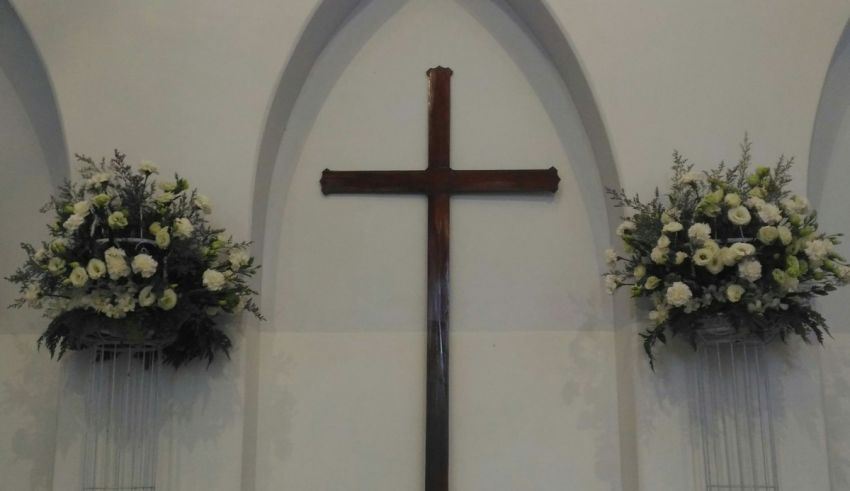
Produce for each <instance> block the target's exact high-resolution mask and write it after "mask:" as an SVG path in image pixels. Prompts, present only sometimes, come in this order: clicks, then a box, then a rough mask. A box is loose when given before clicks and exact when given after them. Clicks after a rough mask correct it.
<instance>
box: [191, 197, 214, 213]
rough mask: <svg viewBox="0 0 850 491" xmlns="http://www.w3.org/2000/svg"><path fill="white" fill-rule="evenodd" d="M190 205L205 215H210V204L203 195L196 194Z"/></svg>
mask: <svg viewBox="0 0 850 491" xmlns="http://www.w3.org/2000/svg"><path fill="white" fill-rule="evenodd" d="M192 204H193V205H195V208H197V209H199V210H201V211H203V212H204V213H206V214H207V215H209V214H210V213H212V203H210V199H209V198H208V197H206V196H204V195H203V194H196V195H195V199H193V200H192Z"/></svg>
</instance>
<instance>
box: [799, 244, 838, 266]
mask: <svg viewBox="0 0 850 491" xmlns="http://www.w3.org/2000/svg"><path fill="white" fill-rule="evenodd" d="M834 249H835V246H834V245H833V244H832V241H830V240H827V239H815V240H810V241H809V242H808V243H807V244H806V249H805V252H806V256H808V258H809V259H810V260H812V261H823V260H824V259H826V258H828V257H829V255H830V254H831V253H832V251H833V250H834Z"/></svg>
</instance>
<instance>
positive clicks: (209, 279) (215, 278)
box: [203, 269, 613, 292]
mask: <svg viewBox="0 0 850 491" xmlns="http://www.w3.org/2000/svg"><path fill="white" fill-rule="evenodd" d="M607 276H613V275H606V278H605V281H606V284H607V282H608V278H607ZM226 282H227V280H226V278H225V277H224V274H222V273H221V272H220V271H216V270H214V269H208V270H206V271H204V275H203V283H204V287H205V288H206V289H207V290H210V291H213V292H217V291H219V290H221V289H222V288H224V284H225V283H226Z"/></svg>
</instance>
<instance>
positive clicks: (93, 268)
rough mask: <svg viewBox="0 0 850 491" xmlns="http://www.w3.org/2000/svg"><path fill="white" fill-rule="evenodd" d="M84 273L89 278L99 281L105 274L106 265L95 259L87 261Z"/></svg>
mask: <svg viewBox="0 0 850 491" xmlns="http://www.w3.org/2000/svg"><path fill="white" fill-rule="evenodd" d="M86 272H87V273H88V274H89V278H91V279H93V280H97V279H100V278H101V277H102V276H103V275H105V274H106V263H104V262H103V261H101V260H100V259H97V258H92V259H89V263H88V265H86Z"/></svg>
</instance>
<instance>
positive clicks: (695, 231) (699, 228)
mask: <svg viewBox="0 0 850 491" xmlns="http://www.w3.org/2000/svg"><path fill="white" fill-rule="evenodd" d="M688 238H690V239H691V240H692V241H694V242H703V241H706V240H708V239H710V238H711V226H710V225H708V224H707V223H695V224H693V225H691V226H690V228H688Z"/></svg>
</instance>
